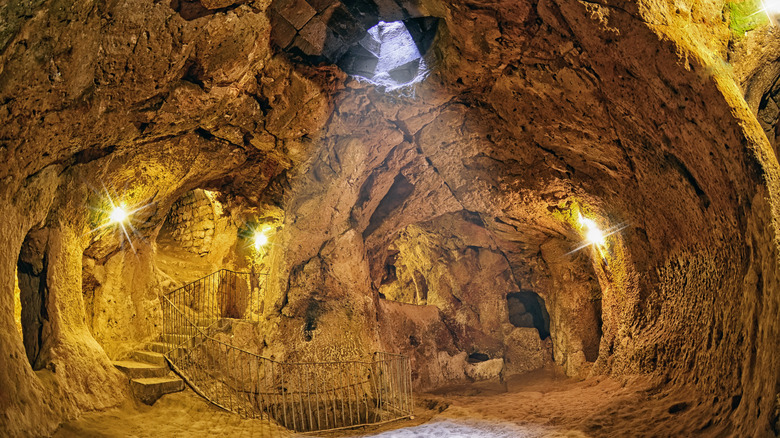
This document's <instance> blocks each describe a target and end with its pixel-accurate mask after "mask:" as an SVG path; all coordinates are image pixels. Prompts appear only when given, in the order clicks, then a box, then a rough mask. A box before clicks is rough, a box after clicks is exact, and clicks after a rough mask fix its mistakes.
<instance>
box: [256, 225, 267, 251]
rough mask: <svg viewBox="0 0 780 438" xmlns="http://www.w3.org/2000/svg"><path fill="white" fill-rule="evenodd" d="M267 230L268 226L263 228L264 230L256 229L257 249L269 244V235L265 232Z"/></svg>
mask: <svg viewBox="0 0 780 438" xmlns="http://www.w3.org/2000/svg"><path fill="white" fill-rule="evenodd" d="M266 231H268V229H267V228H263V229H262V230H257V231H255V242H254V245H255V250H256V251H260V249H261V248H262V247H264V246H265V245H266V244H268V236H267V235H266V234H265V233H266Z"/></svg>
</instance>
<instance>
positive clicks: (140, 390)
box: [113, 342, 184, 405]
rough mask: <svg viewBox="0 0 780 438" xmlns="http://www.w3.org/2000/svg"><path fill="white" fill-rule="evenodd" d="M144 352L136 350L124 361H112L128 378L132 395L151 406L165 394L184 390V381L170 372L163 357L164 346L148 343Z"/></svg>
mask: <svg viewBox="0 0 780 438" xmlns="http://www.w3.org/2000/svg"><path fill="white" fill-rule="evenodd" d="M146 348H147V349H146V350H136V351H133V353H132V354H131V355H130V358H128V359H126V360H117V361H114V362H113V363H114V366H115V367H116V368H117V369H118V370H119V371H122V372H123V373H125V374H126V375H127V377H128V378H130V387H131V389H132V390H133V394H135V396H136V397H137V398H138V399H139V400H141V401H142V402H144V403H146V404H148V405H151V404H153V403H154V402H156V401H157V399H159V398H160V397H162V396H163V395H165V394H170V393H172V392H178V391H181V390H183V389H184V381H183V380H182V379H181V378H179V377H178V376H176V375H175V374H173V373H172V372H171V369H170V367H169V366H168V362H167V361H166V360H165V356H163V352H164V351H165V348H166V347H165V344H163V343H161V342H150V343H148V344H147V345H146Z"/></svg>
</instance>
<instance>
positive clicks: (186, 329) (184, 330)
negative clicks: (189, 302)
mask: <svg viewBox="0 0 780 438" xmlns="http://www.w3.org/2000/svg"><path fill="white" fill-rule="evenodd" d="M198 329H200V331H202V332H203V333H207V331H208V327H206V326H199V327H198V328H195V327H193V326H191V325H183V326H179V327H172V328H170V329H169V330H170V331H169V333H172V334H175V335H190V336H195V335H197V334H199V333H200V332H199V331H198Z"/></svg>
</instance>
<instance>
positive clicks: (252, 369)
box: [160, 269, 414, 432]
mask: <svg viewBox="0 0 780 438" xmlns="http://www.w3.org/2000/svg"><path fill="white" fill-rule="evenodd" d="M215 274H220V275H218V276H217V277H214V276H215ZM221 274H226V275H227V276H228V277H232V278H227V277H222V276H221ZM247 275H251V274H247V273H240V272H235V271H230V270H226V269H223V270H219V271H217V272H215V273H213V274H210V275H209V276H206V277H203V278H201V279H199V280H196V281H194V282H191V283H189V284H187V285H185V286H182V287H181V288H178V289H177V290H175V291H173V292H172V293H169V294H166V295H162V296H161V300H160V303H161V305H162V306H163V340H164V341H165V342H168V346H169V348H167V351H166V354H165V356H166V358H167V360H168V361H169V362H170V363H171V365H172V367H173V368H174V370H175V371H176V372H177V373H179V374H180V375H181V376H182V377H184V379H185V381H187V383H188V384H190V386H192V387H193V389H195V391H196V392H197V393H198V394H200V395H201V396H203V397H204V398H206V399H207V400H209V401H210V402H211V403H213V404H215V405H217V406H219V407H221V408H223V409H226V410H229V411H232V412H236V413H238V414H240V415H242V416H244V417H250V418H265V419H268V420H270V421H274V422H276V423H278V424H280V425H282V426H284V427H286V428H288V429H292V430H295V431H298V432H313V431H324V430H339V429H345V428H350V427H357V426H365V425H375V424H382V423H386V422H388V421H395V420H398V419H402V418H408V417H410V416H411V415H412V409H413V406H414V404H413V398H412V390H411V368H410V362H409V358H408V357H407V356H404V355H400V354H396V353H386V352H377V353H374V355H373V357H372V360H345V361H323V362H311V361H309V362H306V361H301V362H283V361H279V360H274V359H271V358H268V357H264V356H261V355H259V354H256V353H252V352H250V351H247V350H244V349H242V348H239V347H236V346H233V345H230V344H228V343H226V342H224V341H221V340H219V339H216V338H215V337H214V336H213V335H214V333H215V331H216V330H217V329H218V327H217V326H218V325H219V321H220V318H215V319H214V322H213V323H211V324H209V325H208V326H207V327H205V328H204V327H202V326H201V325H199V323H200V322H201V321H203V320H204V319H205V320H207V321H211V320H212V318H213V317H214V316H213V314H214V311H215V306H214V303H217V304H220V303H222V302H223V301H224V300H223V298H221V297H219V296H218V295H219V293H220V291H222V292H225V291H227V293H236V292H237V291H238V288H236V281H238V280H237V278H238V277H241V278H243V276H247ZM215 278H217V279H218V280H219V281H216V282H215V281H214V279H215ZM224 280H226V281H227V282H228V283H230V282H231V281H232V282H233V283H232V284H233V287H232V289H231V288H225V287H221V282H222V281H224ZM198 282H200V284H201V285H202V286H198V287H195V286H193V285H196V284H198ZM248 282H249V284H250V285H249V288H250V289H252V285H254V284H259V283H255V282H253V281H252V279H251V278H249V280H248ZM215 285H216V286H215ZM205 286H211V288H212V289H213V290H210V289H208V288H206V287H205ZM198 288H200V289H199V290H196V289H198ZM177 291H179V292H182V294H181V295H174V293H175V292H177ZM244 292H245V293H247V294H249V295H250V296H251V295H252V294H257V295H259V291H254V290H248V291H244ZM188 294H189V295H192V296H188ZM255 298H256V299H257V298H258V297H257V296H256V297H255ZM188 299H189V300H188ZM193 300H195V301H193ZM201 300H204V302H203V303H202V302H200V301H201ZM231 300H232V301H231ZM235 300H236V298H235V297H233V298H229V299H228V301H230V302H231V303H232V304H233V305H234V304H235V302H236V301H235ZM204 303H206V305H204ZM220 305H221V304H220ZM251 305H252V303H251V300H250V301H249V302H248V304H247V306H249V307H251ZM216 307H219V306H216ZM217 310H219V309H217ZM239 310H240V309H239ZM222 311H223V310H219V312H222ZM239 313H241V312H239ZM241 315H244V316H246V315H247V313H246V312H243V313H241ZM250 316H251V315H250ZM239 319H243V318H239ZM166 335H167V338H166ZM177 336H181V337H180V338H177ZM171 339H173V340H176V339H178V340H179V342H170V340H171Z"/></svg>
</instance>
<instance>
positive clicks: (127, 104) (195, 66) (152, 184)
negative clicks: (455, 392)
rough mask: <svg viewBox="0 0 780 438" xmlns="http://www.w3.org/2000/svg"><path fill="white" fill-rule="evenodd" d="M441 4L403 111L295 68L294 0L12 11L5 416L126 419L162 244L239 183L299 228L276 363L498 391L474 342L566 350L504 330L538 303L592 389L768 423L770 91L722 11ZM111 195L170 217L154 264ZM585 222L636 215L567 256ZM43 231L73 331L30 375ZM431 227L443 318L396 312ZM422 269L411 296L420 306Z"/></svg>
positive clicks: (276, 253) (321, 72)
mask: <svg viewBox="0 0 780 438" xmlns="http://www.w3.org/2000/svg"><path fill="white" fill-rule="evenodd" d="M416 6H417V7H418V12H419V14H420V15H422V16H426V15H432V16H436V17H440V18H441V19H442V25H441V27H440V31H439V35H438V37H437V40H436V41H435V42H434V49H433V52H434V53H433V56H434V57H435V58H436V59H437V60H438V65H437V66H436V69H435V70H434V71H433V73H432V75H431V77H429V78H428V79H427V80H426V81H425V82H424V83H422V84H419V85H417V86H416V87H415V88H414V89H413V90H407V91H405V92H399V93H394V94H386V93H384V92H382V90H377V89H374V88H373V87H370V86H368V85H366V84H362V83H358V82H356V81H354V80H349V79H346V78H345V76H344V75H343V73H341V72H339V71H338V70H337V69H336V68H335V67H332V66H327V65H326V66H321V67H317V68H313V67H310V66H306V65H305V64H297V63H295V60H291V59H290V58H289V57H288V56H287V55H283V54H279V53H276V52H275V51H274V48H273V47H272V46H271V44H270V43H269V36H270V32H271V29H270V21H269V18H268V17H267V15H266V13H265V11H266V8H268V7H269V2H259V1H256V2H229V1H226V2H206V1H202V2H175V4H173V3H171V4H168V2H160V3H149V2H141V1H120V2H109V3H90V2H82V3H75V4H71V3H58V2H54V3H45V4H44V3H40V2H35V3H25V4H15V5H14V7H13V8H6V9H4V10H3V12H2V13H3V14H5V16H7V17H9V19H8V20H6V23H7V25H6V27H3V28H2V31H0V66H1V67H0V69H1V70H0V102H2V106H0V122H2V123H0V141H2V147H1V148H0V157H2V160H0V163H2V164H1V165H0V180H2V181H3V185H2V186H1V187H0V203H2V211H3V212H7V214H6V216H7V217H8V220H6V221H4V222H3V223H2V224H0V227H2V233H0V247H1V248H2V251H3V252H2V254H3V257H2V264H1V265H0V280H1V281H2V293H0V352H2V353H3V354H2V356H1V357H3V358H4V359H3V362H0V364H2V366H0V370H2V371H0V388H10V389H9V390H8V391H2V393H0V409H2V410H3V415H2V416H0V427H2V428H3V429H4V430H7V431H10V433H11V434H19V433H21V431H28V432H32V433H39V434H46V433H48V432H50V431H51V430H52V429H53V428H54V427H55V426H56V424H57V423H58V422H59V421H60V420H61V419H63V418H68V417H71V416H74V415H77V414H78V413H79V412H80V411H83V410H89V409H99V408H103V407H107V406H110V405H114V404H117V403H119V402H120V400H121V398H122V397H124V396H125V395H126V388H125V386H124V384H122V383H121V379H120V378H119V377H118V376H117V372H116V371H115V370H113V369H112V367H111V366H110V363H109V362H108V357H109V356H114V355H119V354H121V352H122V349H123V348H127V344H128V343H132V342H139V341H141V340H143V339H145V338H148V337H149V336H153V334H154V333H155V329H156V327H155V324H156V323H157V316H156V314H155V313H156V312H157V311H158V310H157V307H156V306H155V298H156V294H157V293H158V292H159V291H160V290H161V289H163V288H165V285H164V284H163V282H164V277H162V278H161V277H160V276H159V275H158V274H157V273H156V271H155V239H156V237H157V234H158V232H159V229H160V227H161V226H162V224H163V221H164V218H165V216H166V214H167V212H168V211H169V209H170V207H171V205H172V204H173V203H174V202H175V201H176V200H177V199H179V198H180V197H181V196H182V195H183V194H184V193H186V192H188V191H189V190H192V189H195V188H198V187H201V188H206V187H213V188H219V189H220V190H224V191H226V192H229V193H231V194H232V195H233V196H235V198H236V199H237V200H239V201H240V202H242V203H245V204H246V205H248V206H253V207H254V208H256V209H257V212H258V215H261V216H262V215H263V214H264V213H263V212H264V211H266V210H269V209H275V210H274V211H278V210H279V209H281V210H282V211H283V215H279V216H282V219H280V223H281V226H280V227H279V231H278V233H277V234H276V235H275V236H274V239H273V242H274V246H273V247H272V248H271V249H270V253H269V255H268V259H267V263H268V265H269V266H270V267H271V271H272V273H273V275H272V277H271V282H270V287H269V289H268V291H267V294H266V296H265V303H264V304H265V305H264V312H265V315H264V316H265V322H264V323H263V325H262V327H261V328H260V329H258V331H256V332H254V333H250V334H245V335H246V336H247V337H248V338H255V340H253V341H252V342H256V343H257V344H258V345H260V346H261V347H260V348H259V349H258V351H259V352H261V353H263V354H268V355H272V356H273V357H275V358H277V359H295V360H297V359H301V360H304V359H314V358H316V359H320V360H327V359H334V358H344V357H350V358H352V357H365V356H367V355H368V354H370V352H372V351H374V350H377V349H387V350H392V351H404V352H407V353H408V354H410V355H411V356H412V358H413V361H414V363H415V373H416V375H415V381H416V382H417V383H418V385H419V387H435V386H440V385H444V384H447V383H451V382H456V381H461V380H464V379H480V378H484V377H489V376H493V375H495V373H496V372H497V371H496V370H495V369H493V368H491V367H493V366H495V365H496V364H497V362H491V363H489V364H488V362H490V361H488V362H485V363H486V364H488V365H489V366H488V365H479V364H469V363H468V362H467V361H466V358H467V356H468V355H469V354H471V353H475V352H480V353H487V354H488V356H490V357H491V358H492V357H494V356H495V357H496V358H500V357H503V358H504V359H505V360H506V362H505V363H506V366H507V370H510V371H511V370H512V369H511V367H510V365H511V366H515V365H516V364H517V362H513V361H512V358H513V357H518V356H522V355H523V354H525V352H526V351H530V352H534V354H538V353H539V352H542V353H545V352H546V354H548V355H549V350H547V348H548V347H547V346H545V345H543V344H541V343H533V342H532V339H533V336H529V334H530V335H533V332H529V331H522V330H521V331H517V330H516V329H513V328H512V327H510V326H508V325H507V324H508V323H507V321H506V320H507V318H508V316H507V313H506V312H507V309H506V299H505V297H506V294H507V293H508V292H514V291H517V290H520V289H530V290H534V291H536V292H538V293H539V294H540V296H542V297H544V298H545V301H546V302H547V303H548V310H549V312H550V318H551V341H550V342H551V343H552V344H553V345H552V353H553V355H555V359H556V362H557V363H559V364H560V365H563V366H564V367H565V368H566V369H567V372H569V373H570V374H573V375H585V374H587V373H593V374H602V373H611V374H615V375H623V374H630V373H657V374H659V375H665V376H667V377H668V381H669V382H670V384H673V385H674V384H679V385H692V386H693V387H694V388H696V389H697V391H693V392H692V395H691V397H692V400H691V402H692V403H700V404H702V405H705V406H706V407H707V409H711V411H712V413H713V422H712V425H713V426H714V427H716V428H718V430H719V431H727V432H731V433H734V434H737V435H745V436H750V435H760V434H762V433H765V432H766V431H768V430H770V427H772V426H771V425H772V424H773V422H776V421H777V419H776V414H775V412H777V411H776V399H777V393H778V378H779V377H780V363H778V358H777V357H776V354H775V353H776V351H777V340H778V338H779V335H780V322H778V320H777V318H776V317H775V316H774V315H776V314H777V311H778V307H780V303H779V301H780V296H778V294H777V290H780V289H779V288H778V286H780V285H778V284H777V282H778V279H777V277H776V272H777V244H776V218H777V217H778V208H779V207H780V204H778V201H777V193H778V192H777V188H778V187H777V182H778V179H777V166H778V165H777V158H776V157H775V155H774V153H773V151H772V150H771V148H770V146H769V144H768V143H767V139H766V136H765V135H764V134H763V130H762V128H761V126H760V125H759V123H758V121H757V120H756V118H755V116H754V115H753V113H751V109H753V110H754V111H756V108H757V106H749V105H748V103H750V105H753V104H752V102H753V101H754V100H755V99H753V98H752V97H750V96H752V94H749V93H746V94H748V95H749V98H748V100H747V103H746V101H745V99H743V97H742V93H741V92H740V90H739V89H738V88H737V81H736V80H735V79H734V77H732V76H730V73H728V71H727V70H726V69H723V68H722V65H720V64H719V62H721V61H720V59H722V58H725V50H726V49H725V47H726V43H727V41H728V30H727V29H726V28H725V27H724V26H723V25H722V24H721V21H719V20H720V15H719V14H720V13H721V12H720V8H719V7H718V5H715V4H712V3H709V2H697V3H696V5H695V6H696V7H691V8H686V7H681V6H674V5H672V4H671V3H668V4H667V3H663V2H660V3H653V4H650V3H638V4H633V3H632V4H622V3H621V4H620V5H612V4H611V3H610V4H609V5H600V4H597V3H582V2H576V1H569V0H557V1H548V0H543V1H541V2H538V3H532V2H528V3H525V2H523V3H518V2H468V3H467V2H438V1H425V2H422V3H420V4H417V5H416ZM379 18H382V17H381V16H380V17H379ZM681 29H685V31H683V30H681ZM706 35H715V36H716V37H715V38H709V37H708V38H704V36H706ZM759 88H761V87H759ZM763 94H764V92H760V93H758V95H763ZM758 100H759V101H760V99H758ZM103 185H105V186H106V187H108V188H110V190H112V191H114V193H118V194H121V195H122V197H123V200H125V201H127V202H128V203H129V204H131V205H142V204H148V205H149V206H148V207H147V208H145V209H144V210H143V211H142V212H140V213H139V214H138V215H137V217H135V223H136V224H137V226H138V232H139V236H136V237H135V238H134V240H133V242H134V244H135V245H136V252H135V253H132V252H131V251H129V250H128V248H127V244H126V243H124V246H123V240H122V239H121V238H120V237H121V236H120V235H119V234H117V233H115V232H114V231H115V230H110V229H109V230H104V231H101V232H98V233H90V232H89V231H90V229H92V228H93V227H94V226H96V225H99V220H98V219H94V221H93V216H90V215H91V214H92V213H89V207H90V206H94V205H97V204H99V203H100V202H101V198H102V195H101V188H102V186H103ZM578 207H582V208H584V209H585V211H587V212H588V214H591V215H593V216H594V217H597V218H598V219H599V221H600V225H602V226H603V227H605V228H606V227H609V226H614V225H618V224H625V225H627V227H626V228H625V229H624V230H623V231H621V232H620V233H618V234H616V235H614V236H611V237H610V238H609V240H608V242H609V244H608V248H607V249H606V250H605V251H604V252H603V253H602V252H600V251H598V250H595V249H593V248H585V249H583V250H581V251H580V252H578V253H574V254H570V253H569V252H568V250H570V249H573V248H575V247H576V246H577V245H578V243H579V241H580V240H581V239H582V237H581V235H580V233H579V232H578V230H577V229H576V225H575V223H574V222H572V221H571V220H570V219H571V212H572V211H574V210H576V208H578ZM457 217H468V218H471V219H470V220H469V221H460V220H454V219H452V218H457ZM95 221H97V222H95ZM437 221H439V222H442V223H443V224H439V225H438V226H436V224H437ZM40 227H45V228H47V229H48V230H49V240H48V242H49V243H48V244H47V245H48V246H47V250H46V251H48V252H47V254H49V258H48V269H47V285H48V287H49V297H50V298H49V302H48V303H47V306H48V308H49V312H48V315H49V320H48V322H47V324H46V327H44V330H45V331H46V333H47V336H46V342H45V344H44V345H43V349H42V351H43V355H42V358H41V363H42V364H44V366H43V369H42V370H41V371H36V372H33V371H32V367H30V365H29V363H28V362H27V358H26V355H25V352H24V349H23V346H22V341H21V337H19V335H18V332H17V330H16V328H15V327H14V326H15V322H14V317H13V309H14V304H13V290H14V277H15V276H16V263H17V258H18V254H19V252H20V249H21V246H22V242H23V241H24V238H25V236H26V234H27V232H28V231H29V230H31V229H33V228H40ZM458 227H460V228H461V230H459V231H458V232H457V233H455V235H454V236H452V235H449V233H450V231H451V230H452V229H454V228H458ZM474 227H476V228H474ZM426 228H427V231H426V232H427V233H430V234H431V236H432V238H431V242H434V243H432V244H431V245H429V246H428V248H434V247H437V246H439V247H441V248H446V249H447V251H441V254H445V253H446V254H449V256H448V257H449V258H447V257H442V258H441V259H437V260H435V261H434V260H424V259H425V258H432V257H433V254H431V253H428V254H425V255H424V257H420V258H419V259H420V260H424V261H425V263H426V270H427V271H428V272H421V274H422V278H424V279H425V284H426V287H427V292H426V294H425V295H426V298H425V304H426V305H425V306H421V305H420V304H422V303H421V301H420V300H419V297H418V301H417V304H404V303H398V302H392V301H389V300H386V299H382V298H380V296H379V293H380V292H382V285H381V283H382V279H383V277H384V276H385V274H386V269H385V264H386V263H385V262H386V260H387V257H388V253H389V252H393V251H397V250H398V245H399V244H400V243H401V242H402V241H403V233H404V232H408V231H409V230H414V229H426ZM405 230H406V231H405ZM456 231H457V230H456ZM399 239H400V240H399ZM470 239H471V240H476V242H474V241H469V240H470ZM418 240H419V238H418ZM418 243H419V242H418ZM412 246H414V245H412ZM456 259H457V262H456ZM409 260H412V261H414V260H416V259H413V258H410V259H409ZM411 265H413V263H412V262H409V263H407V266H411ZM82 266H83V268H82ZM447 266H450V267H451V269H447V268H446V267H447ZM417 270H419V269H417ZM414 272H415V269H409V270H408V271H407V272H406V273H405V274H404V273H401V277H400V278H399V280H398V281H400V282H403V284H405V285H406V286H404V287H403V288H400V287H399V289H398V290H396V291H395V292H393V293H395V294H396V296H406V297H410V296H411V295H410V291H411V290H412V288H414V289H415V294H416V296H418V295H417V294H418V292H417V291H418V290H421V289H420V287H419V286H418V285H421V284H422V280H421V279H420V278H421V277H420V276H417V275H415V274H414ZM469 272H474V273H475V275H472V276H469V278H468V279H467V278H464V277H466V276H467V273H469ZM491 272H492V273H493V275H492V276H488V275H489V273H491ZM432 273H435V275H432ZM471 277H474V278H471ZM475 280H476V281H475ZM453 282H454V286H457V287H453V284H452V283H453ZM82 283H83V284H82ZM476 283H480V284H487V285H489V287H486V288H484V289H486V290H482V291H479V290H478V288H477V287H476V286H475V285H476ZM596 284H598V294H597V293H595V292H594V290H595V288H594V286H595V285H596ZM385 286H387V285H385ZM478 292H480V293H482V292H484V295H485V296H486V297H489V298H486V299H484V300H483V297H482V295H481V294H480V293H478ZM383 293H384V292H383ZM388 293H390V292H388ZM596 295H599V296H598V297H597V296H596ZM386 296H387V295H386ZM567 297H568V298H567ZM455 298H457V299H460V300H461V301H462V302H463V303H465V304H462V305H461V308H458V305H457V300H455ZM434 300H439V301H435V302H436V305H434V303H433V302H429V301H434ZM595 301H600V309H601V333H600V335H601V337H600V340H598V351H597V357H596V358H595V363H593V364H592V363H591V361H590V359H593V356H594V352H593V348H594V347H593V344H594V342H595V339H594V333H593V331H592V329H594V327H593V326H594V324H592V323H588V324H579V323H578V322H577V321H578V320H577V319H575V318H577V317H580V316H581V315H583V314H586V315H587V314H589V313H588V312H590V313H592V318H593V319H595V320H596V321H595V322H596V326H597V325H598V324H597V322H598V318H596V312H597V310H595V309H594V308H593V307H589V306H591V305H592V304H593V303H594V302H595ZM85 309H86V310H85ZM90 317H91V318H90ZM459 318H460V319H459ZM483 320H484V321H483ZM483 322H484V324H483ZM121 327H132V329H130V330H129V331H128V332H125V331H124V330H120V328H121ZM453 329H455V330H456V332H455V334H453V332H452V330H453ZM90 330H91V332H90ZM258 332H260V333H259V334H258ZM95 340H97V341H98V342H96V341H95ZM540 341H541V340H540ZM521 346H525V347H524V348H522V349H520V350H522V351H521V352H517V349H518V348H519V347H521ZM491 354H492V356H491ZM542 357H544V355H542ZM526 365H528V366H531V365H529V364H526ZM532 365H533V366H537V365H538V363H536V362H535V363H534V364H532ZM526 369H527V367H525V365H524V366H517V367H516V368H514V370H515V371H522V370H526Z"/></svg>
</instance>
